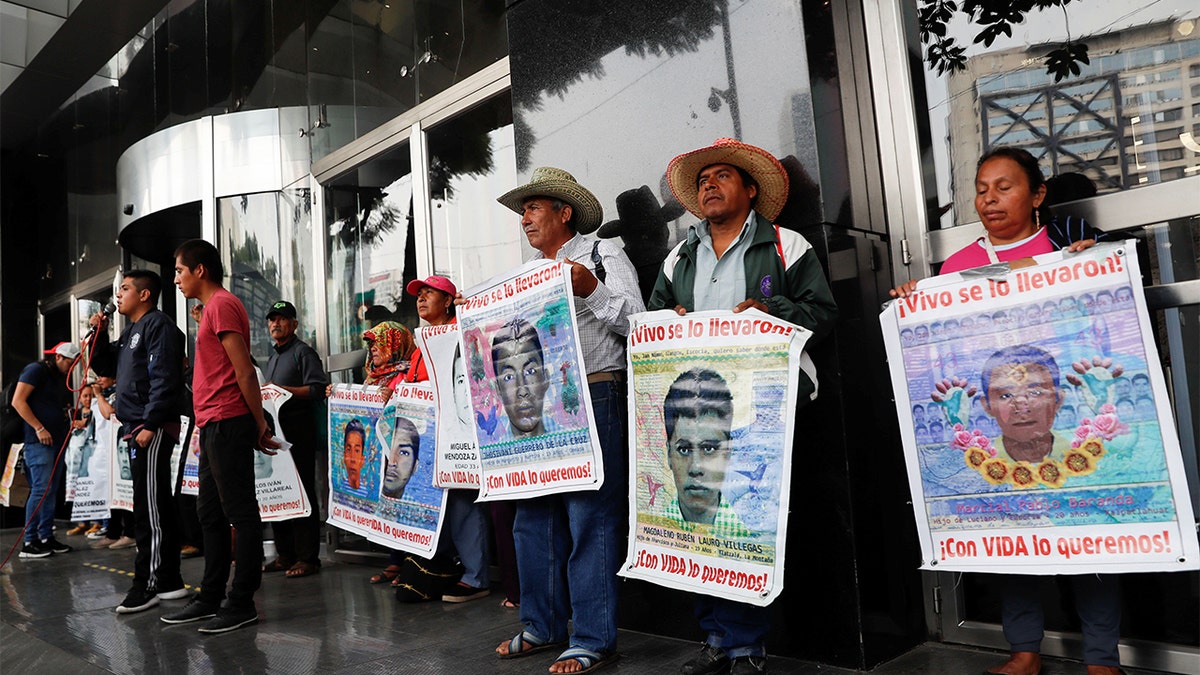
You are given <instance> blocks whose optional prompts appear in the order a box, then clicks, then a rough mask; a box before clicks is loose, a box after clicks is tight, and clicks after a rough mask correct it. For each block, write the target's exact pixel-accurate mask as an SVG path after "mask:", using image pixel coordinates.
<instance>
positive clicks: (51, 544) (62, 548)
mask: <svg viewBox="0 0 1200 675" xmlns="http://www.w3.org/2000/svg"><path fill="white" fill-rule="evenodd" d="M42 546H44V547H45V548H48V549H50V552H51V553H70V552H71V551H73V550H74V549H72V548H71V547H70V546H67V545H66V544H64V543H62V542H61V541H59V540H57V539H55V538H54V536H53V535H51V537H50V538H49V539H47V540H45V541H43V542H42Z"/></svg>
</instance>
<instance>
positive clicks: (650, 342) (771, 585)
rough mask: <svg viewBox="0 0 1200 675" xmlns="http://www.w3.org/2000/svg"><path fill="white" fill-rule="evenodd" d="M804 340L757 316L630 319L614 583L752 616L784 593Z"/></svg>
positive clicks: (795, 329) (797, 331)
mask: <svg viewBox="0 0 1200 675" xmlns="http://www.w3.org/2000/svg"><path fill="white" fill-rule="evenodd" d="M810 336H811V333H810V332H809V331H807V330H805V329H804V328H801V327H799V326H795V325H793V324H790V323H788V322H786V321H782V320H780V319H776V318H774V317H771V316H768V315H766V314H763V313H762V312H759V311H757V310H747V311H745V312H741V313H738V314H734V313H732V312H728V311H719V312H692V313H689V314H687V315H686V316H679V315H678V314H676V313H675V312H673V311H670V310H663V311H658V312H647V313H643V314H639V315H637V316H635V317H632V327H631V330H630V333H629V349H628V360H629V372H630V373H631V377H632V383H631V386H630V391H631V392H633V395H632V396H631V397H630V399H629V419H630V420H631V422H632V423H631V424H630V430H629V434H630V436H629V447H630V448H633V449H636V451H635V454H634V458H633V459H634V461H633V462H631V464H630V467H629V487H630V490H629V527H630V534H629V542H630V546H629V555H628V558H627V559H626V561H625V564H624V566H623V567H622V568H621V571H620V574H621V575H622V576H627V577H630V578H635V579H645V580H647V581H652V582H654V583H656V584H660V585H663V586H667V587H670V588H678V589H681V590H686V591H692V592H696V593H704V594H707V595H713V596H716V597H721V598H727V599H730V600H736V601H739V602H745V603H748V604H753V605H758V606H766V605H769V604H770V603H771V602H772V601H774V599H775V598H776V597H777V596H778V595H779V593H780V592H781V591H782V590H783V566H784V550H785V544H786V534H787V516H788V494H789V490H790V484H791V461H792V454H791V449H792V438H793V435H794V425H795V414H794V413H795V409H796V390H797V387H798V382H799V372H800V369H801V368H802V367H804V368H805V369H806V370H808V369H810V368H811V361H809V360H808V358H807V356H805V355H803V353H802V352H803V349H804V345H805V343H806V342H807V341H808V338H809V337H810ZM808 372H809V373H810V375H812V378H813V381H814V382H815V381H816V377H815V371H812V370H808Z"/></svg>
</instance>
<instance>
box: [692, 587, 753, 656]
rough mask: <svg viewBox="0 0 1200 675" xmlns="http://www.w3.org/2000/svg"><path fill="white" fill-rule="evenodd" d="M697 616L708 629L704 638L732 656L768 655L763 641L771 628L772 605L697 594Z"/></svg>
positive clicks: (705, 628) (705, 629) (702, 625)
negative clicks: (765, 605)
mask: <svg viewBox="0 0 1200 675" xmlns="http://www.w3.org/2000/svg"><path fill="white" fill-rule="evenodd" d="M696 619H698V620H699V621H700V628H702V629H704V632H706V633H708V639H707V640H705V642H707V643H708V644H709V645H712V646H713V647H719V648H721V649H724V650H725V653H726V654H728V655H729V658H731V659H735V658H737V657H739V656H766V654H767V648H766V645H765V644H764V643H763V641H764V640H766V638H767V632H768V631H770V630H771V609H770V608H769V607H757V606H755V605H747V604H746V603H744V602H735V601H733V600H727V599H725V598H714V597H712V596H711V595H698V596H696Z"/></svg>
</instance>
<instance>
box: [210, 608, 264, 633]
mask: <svg viewBox="0 0 1200 675" xmlns="http://www.w3.org/2000/svg"><path fill="white" fill-rule="evenodd" d="M256 623H258V610H257V609H255V608H254V607H253V606H251V607H237V608H234V607H222V608H221V609H220V610H218V611H217V615H216V616H215V617H213V618H212V619H209V621H208V623H206V624H204V625H203V626H201V627H200V632H201V633H209V634H212V633H228V632H229V631H231V630H237V629H239V628H241V627H242V626H253V625H254V624H256Z"/></svg>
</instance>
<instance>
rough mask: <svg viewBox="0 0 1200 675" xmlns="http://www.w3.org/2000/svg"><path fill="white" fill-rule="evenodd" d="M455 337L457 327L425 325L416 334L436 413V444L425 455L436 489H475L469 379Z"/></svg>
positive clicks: (476, 453)
mask: <svg viewBox="0 0 1200 675" xmlns="http://www.w3.org/2000/svg"><path fill="white" fill-rule="evenodd" d="M458 338H459V334H458V324H449V325H444V326H425V327H423V328H422V329H421V330H420V331H418V334H417V339H418V347H419V348H420V350H421V353H422V354H424V355H425V362H426V363H427V364H428V369H429V379H430V382H431V383H432V384H433V387H434V391H435V392H436V398H437V410H438V414H437V419H438V428H437V444H436V446H435V447H432V448H428V447H427V448H426V454H427V456H429V457H431V460H430V461H432V462H433V469H434V484H435V485H437V486H438V487H445V488H478V487H479V485H480V475H479V474H480V466H479V451H478V449H477V447H476V439H475V413H474V410H473V409H472V407H471V378H470V375H469V374H468V372H467V364H466V361H465V360H464V359H463V356H462V354H463V352H462V346H461V344H460V342H459V339H458Z"/></svg>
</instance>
